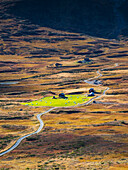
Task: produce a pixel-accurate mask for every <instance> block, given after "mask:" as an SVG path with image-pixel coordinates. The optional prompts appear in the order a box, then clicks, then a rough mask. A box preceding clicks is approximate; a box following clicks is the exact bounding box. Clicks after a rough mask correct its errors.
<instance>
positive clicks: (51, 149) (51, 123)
mask: <svg viewBox="0 0 128 170" xmlns="http://www.w3.org/2000/svg"><path fill="white" fill-rule="evenodd" d="M2 16H3V17H2V19H1V23H0V32H1V35H0V36H1V38H0V151H1V152H2V151H3V150H6V149H7V148H9V147H11V146H12V145H13V144H14V143H15V142H16V140H17V139H18V138H19V137H21V136H23V135H25V134H28V133H31V132H34V131H35V130H37V129H38V127H39V122H38V121H37V118H36V115H37V114H39V113H42V112H44V111H46V110H48V109H49V108H50V107H52V105H51V106H50V105H47V106H45V107H44V106H43V107H38V105H35V106H29V105H22V103H30V102H31V101H36V100H38V101H39V100H41V99H42V98H43V97H46V98H51V97H52V96H53V95H55V96H58V95H59V93H64V94H66V95H70V96H71V95H80V96H84V95H87V94H88V91H89V89H90V88H94V89H95V91H96V92H97V94H96V95H100V94H102V92H103V91H104V90H105V89H106V88H107V87H109V90H108V91H107V92H106V95H104V96H102V97H101V98H99V99H96V103H93V102H91V103H90V104H88V105H84V106H78V107H70V108H65V107H62V108H61V107H60V108H56V109H55V110H52V111H51V112H49V113H47V114H45V115H43V116H42V120H43V121H44V128H43V129H42V131H41V132H40V133H39V134H37V135H33V136H30V137H28V138H26V139H24V140H23V141H22V142H21V143H20V145H19V146H18V147H17V148H16V149H14V150H13V151H11V152H10V153H7V154H5V155H4V156H2V157H1V158H0V168H1V169H47V170H50V169H66V170H68V169H74V170H75V169H76V170H79V169H90V170H92V169H93V170H94V169H97V170H98V169H102V170H106V169H109V170H115V169H116V170H118V169H121V170H123V169H127V168H128V157H127V156H128V153H127V150H128V116H127V114H128V100H127V99H128V97H127V96H128V87H127V86H128V80H127V74H128V65H127V63H128V42H127V39H123V37H122V39H120V41H117V40H109V39H102V38H96V37H90V36H85V35H83V34H82V35H81V34H78V33H77V34H76V33H71V32H70V33H69V32H64V31H57V30H54V29H50V28H44V27H39V26H37V25H34V24H31V23H29V21H28V20H22V19H17V18H15V17H14V16H9V15H6V17H5V16H4V15H2ZM24 29H25V30H26V32H27V33H26V34H23V30H24ZM31 30H33V32H31ZM86 57H88V58H90V59H91V62H86V63H78V61H82V60H83V59H84V58H86ZM56 63H60V64H62V67H56V65H55V64H56ZM115 63H118V65H117V66H116V67H114V66H115ZM97 70H101V71H100V72H101V73H102V77H99V79H98V80H100V81H101V84H100V85H95V86H94V85H91V84H87V83H85V82H84V80H87V79H89V78H95V77H97V76H98V74H97ZM9 82H10V83H9ZM12 82H13V83H12ZM62 106H63V105H62Z"/></svg>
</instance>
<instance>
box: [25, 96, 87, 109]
mask: <svg viewBox="0 0 128 170" xmlns="http://www.w3.org/2000/svg"><path fill="white" fill-rule="evenodd" d="M66 97H67V98H65V99H63V98H57V97H56V99H53V97H52V96H50V97H44V98H42V99H40V100H36V101H32V102H28V103H22V104H23V105H28V106H52V107H56V106H58V107H64V106H65V107H66V106H75V105H78V104H81V103H85V102H87V101H88V100H89V99H90V98H88V97H86V96H85V95H66Z"/></svg>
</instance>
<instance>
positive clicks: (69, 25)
mask: <svg viewBox="0 0 128 170" xmlns="http://www.w3.org/2000/svg"><path fill="white" fill-rule="evenodd" d="M114 2H115V1H112V0H104V1H103V0H84V1H83V0H61V1H60V0H47V1H46V0H43V1H42V0H36V1H35V0H27V1H26V0H20V1H19V2H15V3H14V6H13V7H11V8H10V9H9V11H8V12H9V13H11V14H13V15H16V16H18V17H21V18H24V19H29V21H31V22H32V23H34V24H37V25H40V26H43V27H50V28H53V29H56V30H63V31H69V32H78V33H84V34H86V35H91V36H97V37H104V38H117V36H118V35H119V33H120V32H121V29H122V27H123V26H120V25H121V23H120V18H121V16H117V14H116V13H115V4H114ZM119 15H120V14H119Z"/></svg>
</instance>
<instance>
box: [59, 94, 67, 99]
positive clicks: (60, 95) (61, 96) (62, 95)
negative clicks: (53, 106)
mask: <svg viewBox="0 0 128 170" xmlns="http://www.w3.org/2000/svg"><path fill="white" fill-rule="evenodd" d="M59 97H60V98H63V99H66V98H68V97H66V96H65V94H64V93H60V94H59Z"/></svg>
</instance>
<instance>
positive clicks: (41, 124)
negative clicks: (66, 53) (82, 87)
mask: <svg viewBox="0 0 128 170" xmlns="http://www.w3.org/2000/svg"><path fill="white" fill-rule="evenodd" d="M117 66H118V63H116V64H115V66H114V67H117ZM114 67H112V68H114ZM103 70H105V69H101V71H103ZM97 74H98V76H97V77H94V78H90V79H88V80H84V82H86V83H88V84H90V80H92V79H94V80H95V79H98V78H99V77H101V76H102V74H101V73H100V72H99V70H98V71H97ZM91 82H92V83H91V84H93V85H95V84H94V83H93V81H91ZM107 90H109V88H106V89H105V90H104V91H103V93H102V94H101V95H99V96H96V97H94V98H92V99H91V100H89V101H88V102H86V103H83V104H78V105H75V106H67V107H63V108H71V107H78V106H84V105H87V104H89V103H91V102H92V101H93V100H95V99H98V98H100V97H101V96H103V95H105V93H106V91H107ZM57 108H60V107H53V108H50V109H49V110H47V111H45V112H43V113H40V114H38V115H37V119H38V121H39V122H40V126H39V128H38V129H37V130H36V131H35V132H33V133H29V134H27V135H24V136H22V137H20V138H19V139H18V140H17V141H16V143H15V144H14V145H13V146H11V147H10V148H9V149H7V150H5V151H3V152H1V153H0V156H3V155H5V154H6V153H8V152H10V151H12V150H14V149H15V148H16V147H17V146H18V145H19V144H20V143H21V141H22V140H23V139H25V138H27V137H29V136H31V135H34V134H37V133H39V132H40V131H41V130H42V128H43V127H44V123H43V121H42V119H41V116H42V115H43V114H46V113H48V112H50V111H52V110H54V109H57Z"/></svg>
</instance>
